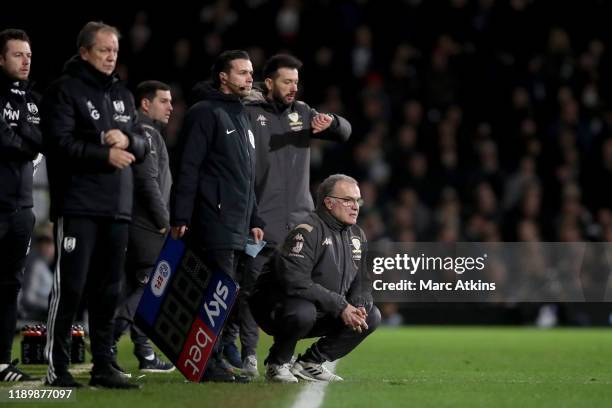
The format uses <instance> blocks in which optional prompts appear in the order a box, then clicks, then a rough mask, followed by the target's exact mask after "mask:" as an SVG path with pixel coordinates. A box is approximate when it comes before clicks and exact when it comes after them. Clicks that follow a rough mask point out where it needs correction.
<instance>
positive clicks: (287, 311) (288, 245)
mask: <svg viewBox="0 0 612 408" xmlns="http://www.w3.org/2000/svg"><path fill="white" fill-rule="evenodd" d="M362 204H363V200H362V199H361V195H360V192H359V186H358V185H357V182H356V181H355V179H353V178H351V177H348V176H345V175H343V174H335V175H333V176H330V177H328V178H327V179H325V180H324V181H323V182H322V183H321V185H320V186H319V189H318V191H317V204H316V210H315V211H313V212H312V213H311V214H310V215H309V216H308V217H307V218H306V219H305V220H303V221H302V223H300V224H299V225H297V226H296V227H295V228H294V229H293V230H292V231H291V232H290V233H289V235H288V236H287V239H286V240H285V243H284V245H283V246H282V248H281V250H280V251H279V252H278V254H277V255H276V259H275V260H274V261H273V262H271V263H269V264H268V265H267V267H269V270H264V273H262V275H261V276H260V277H259V279H258V280H257V285H256V288H255V290H254V293H253V296H252V297H251V299H250V306H251V310H252V312H253V316H254V317H255V320H256V321H257V323H258V324H259V325H260V327H261V328H262V329H263V330H264V331H265V332H266V333H268V334H270V335H271V336H273V337H274V344H273V345H272V347H271V348H270V352H269V354H268V357H267V358H266V360H265V363H266V377H267V378H268V380H270V381H275V382H285V383H290V382H298V378H300V379H302V380H306V381H342V378H341V377H340V376H338V375H336V374H333V373H332V372H330V371H329V370H328V369H327V368H326V367H325V366H324V365H323V363H324V362H325V361H334V360H337V359H339V358H341V357H343V356H345V355H347V354H348V353H350V352H351V351H352V350H353V349H354V348H355V347H357V345H359V343H361V342H362V341H363V340H364V339H365V338H366V337H367V336H368V335H369V334H370V333H372V332H373V331H374V330H375V329H376V327H377V326H378V324H379V323H380V312H379V311H378V309H377V308H376V306H374V305H373V303H372V294H371V284H370V280H369V278H368V273H367V265H366V257H365V250H366V248H365V243H366V238H365V234H364V232H363V230H362V229H361V228H359V227H358V226H357V225H356V222H357V217H358V215H359V207H360V206H361V205H362ZM309 337H321V338H320V339H319V340H318V341H317V342H315V343H314V344H313V345H312V346H311V347H310V348H309V349H308V350H307V351H306V352H305V353H304V354H302V355H300V356H299V357H298V359H297V360H296V361H295V362H294V363H293V364H292V363H291V357H292V355H293V352H294V349H295V346H296V344H297V342H298V341H299V340H301V339H304V338H309Z"/></svg>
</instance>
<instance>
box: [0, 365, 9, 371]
mask: <svg viewBox="0 0 612 408" xmlns="http://www.w3.org/2000/svg"><path fill="white" fill-rule="evenodd" d="M8 366H9V364H0V371H4V370H6V369H7V368H8Z"/></svg>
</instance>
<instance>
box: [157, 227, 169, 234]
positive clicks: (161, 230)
mask: <svg viewBox="0 0 612 408" xmlns="http://www.w3.org/2000/svg"><path fill="white" fill-rule="evenodd" d="M166 231H168V228H162V229H160V230H159V233H160V234H162V235H163V234H165V233H166Z"/></svg>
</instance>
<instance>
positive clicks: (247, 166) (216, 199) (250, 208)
mask: <svg viewBox="0 0 612 408" xmlns="http://www.w3.org/2000/svg"><path fill="white" fill-rule="evenodd" d="M199 89H200V92H199V95H200V98H201V100H200V101H199V102H197V103H196V104H195V105H193V106H192V107H191V108H190V109H189V110H188V111H187V114H186V116H185V120H184V122H183V128H182V130H181V132H180V135H179V142H178V150H177V152H178V155H177V156H176V160H175V162H174V163H173V170H174V171H173V179H174V184H173V186H172V194H171V205H170V211H171V222H170V224H171V225H172V226H181V225H187V226H189V231H190V234H193V235H192V236H194V237H195V239H196V240H197V242H198V243H199V244H200V245H201V246H203V247H204V248H206V249H234V250H242V249H244V247H245V244H246V239H247V237H248V235H249V233H250V229H251V228H252V227H255V226H257V227H262V226H263V225H262V224H260V223H259V222H258V221H257V218H256V214H257V209H256V201H255V191H254V186H255V148H256V146H255V138H254V135H253V131H252V130H251V124H250V122H249V119H248V116H247V114H246V112H245V109H244V106H243V104H242V102H241V101H240V99H239V98H238V97H236V96H235V95H231V94H230V95H227V94H223V93H222V92H220V91H218V90H216V89H213V88H212V87H210V86H204V87H202V85H199Z"/></svg>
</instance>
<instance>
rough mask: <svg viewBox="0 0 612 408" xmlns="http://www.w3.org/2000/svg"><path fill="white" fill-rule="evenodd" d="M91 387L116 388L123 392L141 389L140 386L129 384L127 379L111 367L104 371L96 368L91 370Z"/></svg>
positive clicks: (105, 368)
mask: <svg viewBox="0 0 612 408" xmlns="http://www.w3.org/2000/svg"><path fill="white" fill-rule="evenodd" d="M89 385H91V386H94V387H104V388H115V389H122V390H132V389H139V388H140V385H138V384H132V383H130V382H128V380H127V378H125V377H124V376H122V375H121V374H120V373H119V372H118V371H116V370H115V369H114V368H112V367H111V366H108V367H104V368H102V369H96V367H95V366H94V368H93V369H92V370H91V380H90V381H89Z"/></svg>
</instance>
